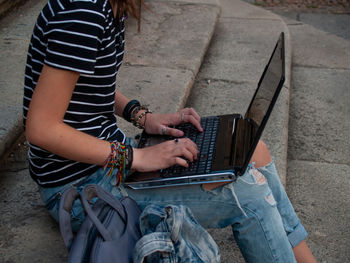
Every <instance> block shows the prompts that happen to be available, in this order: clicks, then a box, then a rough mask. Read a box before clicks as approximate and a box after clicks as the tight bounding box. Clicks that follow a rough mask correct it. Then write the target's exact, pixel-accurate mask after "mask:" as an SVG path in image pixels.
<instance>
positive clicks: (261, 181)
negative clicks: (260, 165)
mask: <svg viewBox="0 0 350 263" xmlns="http://www.w3.org/2000/svg"><path fill="white" fill-rule="evenodd" d="M249 173H250V174H251V175H252V176H253V178H254V181H255V183H256V184H258V185H263V184H267V180H266V178H265V176H264V175H263V174H262V173H260V172H259V171H258V170H257V169H250V170H249Z"/></svg>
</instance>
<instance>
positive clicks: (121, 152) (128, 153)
mask: <svg viewBox="0 0 350 263" xmlns="http://www.w3.org/2000/svg"><path fill="white" fill-rule="evenodd" d="M109 144H110V146H111V153H110V154H109V156H108V158H107V159H106V161H105V163H104V164H103V169H106V168H110V170H109V172H108V176H111V175H112V173H113V170H114V168H117V169H118V171H117V175H116V180H117V182H116V185H117V186H119V184H120V183H121V182H124V181H125V179H126V172H125V171H126V170H127V169H130V168H131V164H132V160H133V149H132V147H131V146H129V145H125V144H123V143H120V142H110V143H109Z"/></svg>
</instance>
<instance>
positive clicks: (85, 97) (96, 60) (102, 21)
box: [24, 0, 315, 262]
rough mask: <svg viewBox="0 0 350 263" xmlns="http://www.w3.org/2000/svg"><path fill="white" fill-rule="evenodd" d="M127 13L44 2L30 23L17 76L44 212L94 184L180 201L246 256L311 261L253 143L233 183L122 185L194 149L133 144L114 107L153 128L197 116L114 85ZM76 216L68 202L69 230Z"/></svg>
mask: <svg viewBox="0 0 350 263" xmlns="http://www.w3.org/2000/svg"><path fill="white" fill-rule="evenodd" d="M126 13H128V14H131V15H132V16H134V17H136V18H137V19H140V17H139V16H138V12H137V8H135V5H134V3H133V1H132V0H50V1H49V2H48V4H47V5H46V6H45V7H44V8H43V10H42V11H41V13H40V15H39V17H38V20H37V23H36V25H35V27H34V31H33V35H32V39H31V43H30V46H29V50H28V58H27V65H26V74H25V88H24V125H25V131H26V138H27V140H28V143H29V146H30V149H29V153H28V156H29V161H30V174H31V176H32V178H33V179H34V180H35V181H36V182H37V184H38V185H39V191H40V194H41V196H42V199H43V201H44V202H45V204H46V207H47V209H48V210H49V212H50V213H51V215H52V216H53V217H54V218H55V219H56V220H57V207H58V202H59V197H60V194H61V193H62V192H63V191H64V190H65V189H67V188H68V187H70V186H71V185H74V186H76V187H77V188H78V189H81V188H82V187H83V186H84V185H86V184H89V183H96V184H99V185H101V186H102V187H104V188H105V189H106V190H108V191H110V192H111V193H112V194H113V195H114V196H116V198H120V197H122V196H123V195H125V194H128V195H129V196H131V197H132V198H133V199H134V200H136V201H137V203H138V204H139V206H140V207H141V208H144V207H145V206H146V205H148V204H150V203H163V204H168V203H171V204H185V205H187V206H189V207H190V209H191V210H192V212H193V213H194V215H195V216H196V219H197V220H198V221H199V223H201V224H202V225H203V226H204V227H225V226H227V225H232V227H233V231H234V235H235V238H236V241H237V243H238V245H239V247H240V249H241V251H242V254H243V256H244V257H245V259H246V260H247V262H295V258H296V259H297V261H298V262H315V260H314V259H313V257H312V255H311V253H310V251H309V249H308V247H307V245H306V243H305V241H304V239H305V237H306V235H307V234H306V231H305V230H304V228H303V227H302V225H301V224H300V222H299V219H298V218H297V216H296V215H295V212H294V210H293V208H292V206H291V204H290V202H289V200H288V197H287V196H286V193H285V191H284V189H283V187H282V186H281V183H280V181H279V179H278V176H277V172H276V169H275V167H274V164H273V161H272V159H271V156H270V154H269V152H268V149H267V148H266V146H265V145H264V144H263V143H262V142H260V143H259V144H258V147H257V149H256V151H255V153H254V155H253V157H252V160H251V162H252V163H251V164H250V166H249V168H248V169H247V171H246V173H245V174H244V175H243V176H242V177H240V179H238V180H237V182H235V183H230V184H226V185H223V184H216V185H205V186H200V185H197V186H186V187H177V188H171V189H155V190H132V189H129V188H127V187H124V186H123V184H122V181H123V180H124V179H125V177H126V176H127V174H128V170H130V169H133V170H137V171H153V170H157V169H162V168H167V167H169V166H172V165H174V164H178V165H181V166H188V163H187V162H186V161H185V160H184V159H183V158H182V157H185V158H186V159H187V160H189V161H190V162H192V161H194V160H195V159H196V158H197V154H198V149H197V146H196V144H195V143H193V142H192V141H191V140H189V139H186V138H180V139H178V140H176V141H174V140H172V141H168V142H164V143H161V144H159V145H156V146H152V147H147V148H143V149H137V148H135V147H133V146H134V145H135V144H134V142H133V140H131V139H129V138H126V137H125V135H124V133H123V132H122V131H121V130H120V129H118V127H117V124H116V117H115V115H117V116H120V117H123V118H125V119H127V120H129V121H132V122H133V123H134V125H135V126H137V127H139V128H143V129H145V130H146V131H147V132H148V133H153V134H167V135H171V136H174V137H181V136H182V135H183V133H182V132H181V131H179V130H176V129H174V128H171V127H169V126H170V125H177V124H180V123H181V122H190V123H192V124H193V125H194V126H195V127H196V128H197V129H198V130H199V131H200V132H201V131H202V127H201V125H200V117H199V115H198V114H197V113H196V112H195V110H193V109H191V108H185V109H182V110H180V111H179V112H177V113H173V114H156V113H153V114H152V113H151V112H150V111H149V110H148V109H147V108H146V107H143V106H141V105H140V104H139V102H137V101H134V100H132V101H130V100H129V99H128V98H126V97H125V96H124V95H123V94H121V93H120V92H119V91H116V90H115V86H116V85H115V84H116V75H117V72H118V69H119V66H120V65H121V63H122V59H123V54H124V20H125V14H126ZM124 167H126V169H124ZM257 167H258V168H257ZM108 175H110V176H108ZM131 176H132V175H131ZM83 216H84V215H83V211H82V209H81V207H80V205H79V204H78V203H77V204H75V206H74V208H73V211H72V217H73V219H72V221H73V225H74V226H75V229H78V227H79V225H80V223H81V222H82V218H83ZM293 252H294V253H293Z"/></svg>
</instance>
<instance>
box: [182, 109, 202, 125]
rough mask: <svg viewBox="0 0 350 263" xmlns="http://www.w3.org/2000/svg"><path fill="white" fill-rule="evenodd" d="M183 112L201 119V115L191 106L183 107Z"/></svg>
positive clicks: (198, 119)
mask: <svg viewBox="0 0 350 263" xmlns="http://www.w3.org/2000/svg"><path fill="white" fill-rule="evenodd" d="M184 110H185V114H187V115H192V116H193V117H194V118H195V119H196V120H197V121H199V122H200V121H201V117H200V116H199V114H198V113H197V112H196V111H195V109H193V108H185V109H184Z"/></svg>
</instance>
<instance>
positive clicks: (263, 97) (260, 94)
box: [245, 35, 284, 126]
mask: <svg viewBox="0 0 350 263" xmlns="http://www.w3.org/2000/svg"><path fill="white" fill-rule="evenodd" d="M283 57H284V50H283V35H281V36H280V38H279V40H278V42H277V44H276V47H275V50H274V53H273V54H272V56H271V58H270V61H269V63H268V64H267V66H266V68H265V72H264V73H263V75H262V77H261V79H260V81H259V84H258V87H259V88H258V89H257V90H256V92H255V95H254V97H253V99H252V101H251V103H250V105H249V107H248V110H247V112H246V115H245V119H250V120H252V121H253V122H254V124H255V125H257V126H260V125H261V124H262V122H263V119H264V117H265V115H267V113H268V111H269V108H270V105H271V102H273V100H274V99H273V98H274V95H275V93H276V90H277V89H278V87H279V83H280V82H281V79H282V77H283V76H284V59H283Z"/></svg>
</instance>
